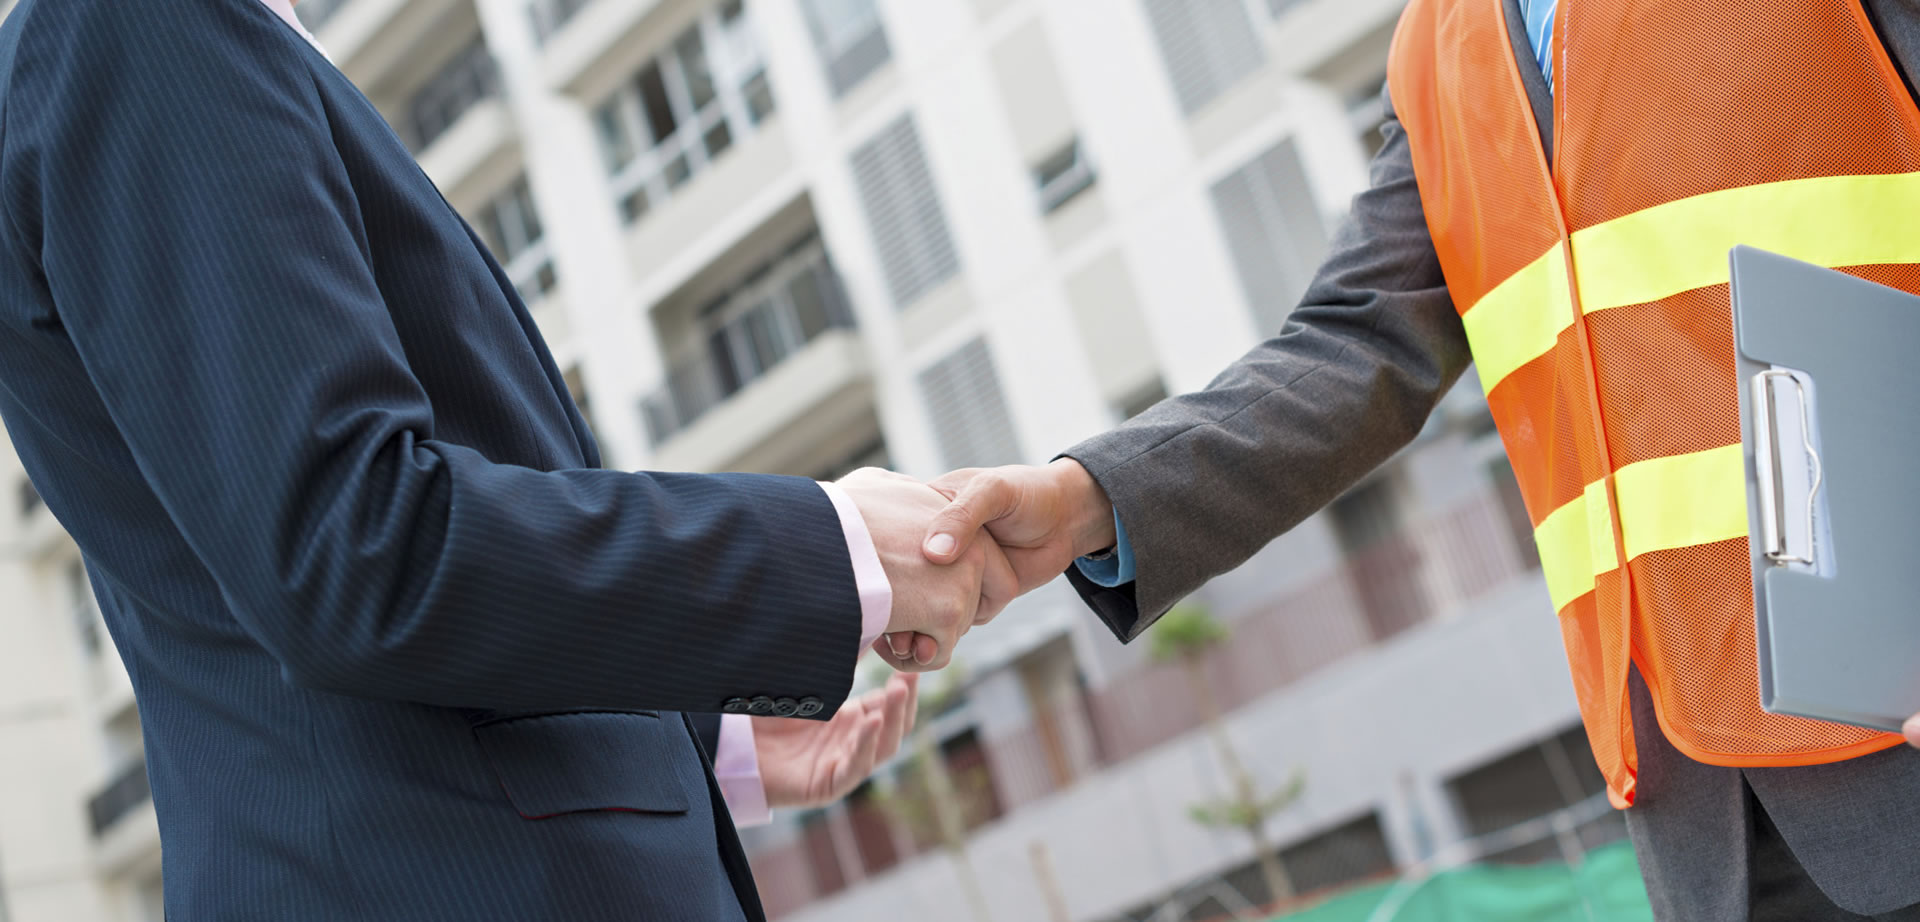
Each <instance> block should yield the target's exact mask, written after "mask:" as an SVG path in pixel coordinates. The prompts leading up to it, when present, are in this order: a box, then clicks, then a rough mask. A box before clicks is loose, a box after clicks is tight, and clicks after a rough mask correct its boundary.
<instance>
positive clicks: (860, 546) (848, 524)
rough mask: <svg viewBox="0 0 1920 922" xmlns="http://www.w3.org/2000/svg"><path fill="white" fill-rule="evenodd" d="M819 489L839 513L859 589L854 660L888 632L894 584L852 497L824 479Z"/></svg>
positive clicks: (841, 528)
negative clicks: (858, 642) (857, 646)
mask: <svg viewBox="0 0 1920 922" xmlns="http://www.w3.org/2000/svg"><path fill="white" fill-rule="evenodd" d="M820 489H822V490H825V491H826V493H827V498H828V499H830V500H832V501H833V510H834V511H835V512H838V513H839V514H840V530H841V531H842V532H843V533H845V534H846V538H847V556H848V557H849V558H851V559H852V562H853V583H854V587H855V589H856V590H857V591H858V592H859V593H860V646H859V648H857V649H855V650H854V651H853V655H854V659H856V660H857V659H859V658H860V654H861V653H863V652H864V651H865V650H866V649H867V648H868V647H871V646H873V642H874V641H876V640H879V639H880V635H881V634H884V633H886V632H887V621H888V620H890V619H891V618H892V617H893V586H892V584H890V583H888V582H887V571H886V568H884V567H882V566H881V565H880V552H879V551H877V550H874V547H873V535H872V534H871V533H869V532H868V531H867V520H866V519H865V518H862V517H861V515H860V507H859V506H856V505H854V503H853V497H851V496H848V495H847V491H845V490H842V489H840V485H839V484H834V483H824V482H823V483H821V484H820Z"/></svg>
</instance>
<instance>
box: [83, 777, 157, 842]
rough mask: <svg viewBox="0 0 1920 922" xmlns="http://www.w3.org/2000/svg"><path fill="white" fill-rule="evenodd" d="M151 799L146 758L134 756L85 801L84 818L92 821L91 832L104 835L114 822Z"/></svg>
mask: <svg viewBox="0 0 1920 922" xmlns="http://www.w3.org/2000/svg"><path fill="white" fill-rule="evenodd" d="M152 799H153V788H151V787H149V786H148V785H147V762H146V760H145V759H139V760H136V761H135V762H134V763H133V764H132V765H129V766H127V767H126V768H124V769H122V770H121V771H120V774H118V775H116V776H114V779H113V780H112V781H110V782H108V783H107V786H106V787H105V788H102V789H101V790H100V793H98V794H95V795H93V797H92V799H90V800H88V801H87V818H88V819H90V820H91V821H92V824H93V834H94V836H96V837H98V836H101V835H105V834H106V831H107V830H108V829H111V828H113V824H115V823H117V822H119V821H120V820H121V819H122V818H123V817H125V816H126V815H127V814H129V813H132V812H133V811H134V810H135V809H137V808H138V807H139V806H140V805H141V804H144V803H146V802H147V801H150V800H152Z"/></svg>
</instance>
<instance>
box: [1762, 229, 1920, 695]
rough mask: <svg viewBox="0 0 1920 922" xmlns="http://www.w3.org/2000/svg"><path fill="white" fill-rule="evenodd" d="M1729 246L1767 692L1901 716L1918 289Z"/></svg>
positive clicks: (1907, 637) (1912, 520) (1913, 608)
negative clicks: (1890, 285)
mask: <svg viewBox="0 0 1920 922" xmlns="http://www.w3.org/2000/svg"><path fill="white" fill-rule="evenodd" d="M1730 259H1731V261H1732V264H1733V334H1734V344H1735V347H1736V349H1737V351H1738V353H1739V359H1738V361H1739V374H1740V382H1741V386H1740V429H1741V435H1742V440H1743V441H1744V443H1745V451H1744V454H1745V456H1746V468H1747V519H1748V526H1749V533H1750V535H1751V536H1752V540H1751V542H1749V543H1750V546H1751V547H1752V557H1753V587H1754V590H1753V591H1754V611H1755V616H1756V618H1755V621H1756V625H1755V627H1756V630H1757V632H1758V634H1757V636H1758V640H1759V655H1760V660H1759V666H1760V701H1761V706H1762V707H1764V708H1766V709H1767V710H1769V711H1773V712H1776V713H1781V714H1794V715H1798V716H1801V717H1812V718H1817V719H1820V720H1830V721H1837V722H1839V723H1847V724H1857V725H1859V726H1863V727H1872V728H1874V729H1879V730H1893V731H1898V730H1899V729H1900V725H1901V722H1902V721H1904V720H1906V719H1907V718H1908V717H1909V716H1911V715H1913V714H1914V713H1916V712H1920V297H1915V296H1913V295H1910V294H1907V293H1906V292H1903V291H1898V290H1895V289H1892V288H1888V287H1886V286H1884V285H1876V284H1874V283H1872V282H1868V281H1864V280H1862V279H1858V278H1854V277H1853V276H1850V275H1846V274H1844V273H1841V272H1835V271H1833V270H1831V269H1826V268H1822V267H1820V266H1815V265H1811V264H1808V263H1803V262H1800V261H1798V260H1794V259H1788V258H1787V257H1785V256H1780V255H1778V254H1774V253H1768V252H1766V251H1764V250H1756V249H1753V248H1752V247H1746V246H1738V247H1734V248H1733V251H1732V253H1731V254H1730Z"/></svg>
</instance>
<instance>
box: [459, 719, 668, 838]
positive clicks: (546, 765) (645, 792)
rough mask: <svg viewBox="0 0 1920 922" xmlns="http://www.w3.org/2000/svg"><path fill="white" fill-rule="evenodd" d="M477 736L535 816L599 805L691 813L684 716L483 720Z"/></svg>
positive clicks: (524, 812)
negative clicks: (685, 781)
mask: <svg viewBox="0 0 1920 922" xmlns="http://www.w3.org/2000/svg"><path fill="white" fill-rule="evenodd" d="M675 716H678V715H675ZM473 735H474V737H475V738H476V739H478V740H479V742H480V748H481V750H482V751H484V752H485V753H486V756H487V760H488V761H489V762H491V763H492V764H493V770H494V773H495V774H497V775H498V776H499V778H500V786H501V787H502V788H504V789H505V790H506V793H507V799H508V800H509V801H511V802H512V803H513V807H514V809H515V810H517V811H519V813H520V815H521V816H523V817H525V818H527V819H530V820H542V819H546V818H548V817H552V816H559V815H560V814H563V813H580V812H584V811H595V810H614V811H624V812H629V813H685V812H687V791H686V788H685V787H684V786H683V785H682V784H681V782H680V774H681V773H680V772H679V770H678V766H677V765H676V764H675V762H676V757H677V756H679V755H681V754H682V750H684V749H685V748H687V740H685V739H682V737H685V736H686V735H687V733H686V728H685V727H684V726H682V725H681V722H680V721H678V720H673V721H668V720H663V719H661V717H660V715H658V714H652V713H645V712H635V711H574V712H569V713H563V714H543V715H537V716H529V717H511V718H506V719H502V720H496V721H492V722H489V723H483V724H480V725H477V726H475V727H474V728H473Z"/></svg>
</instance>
